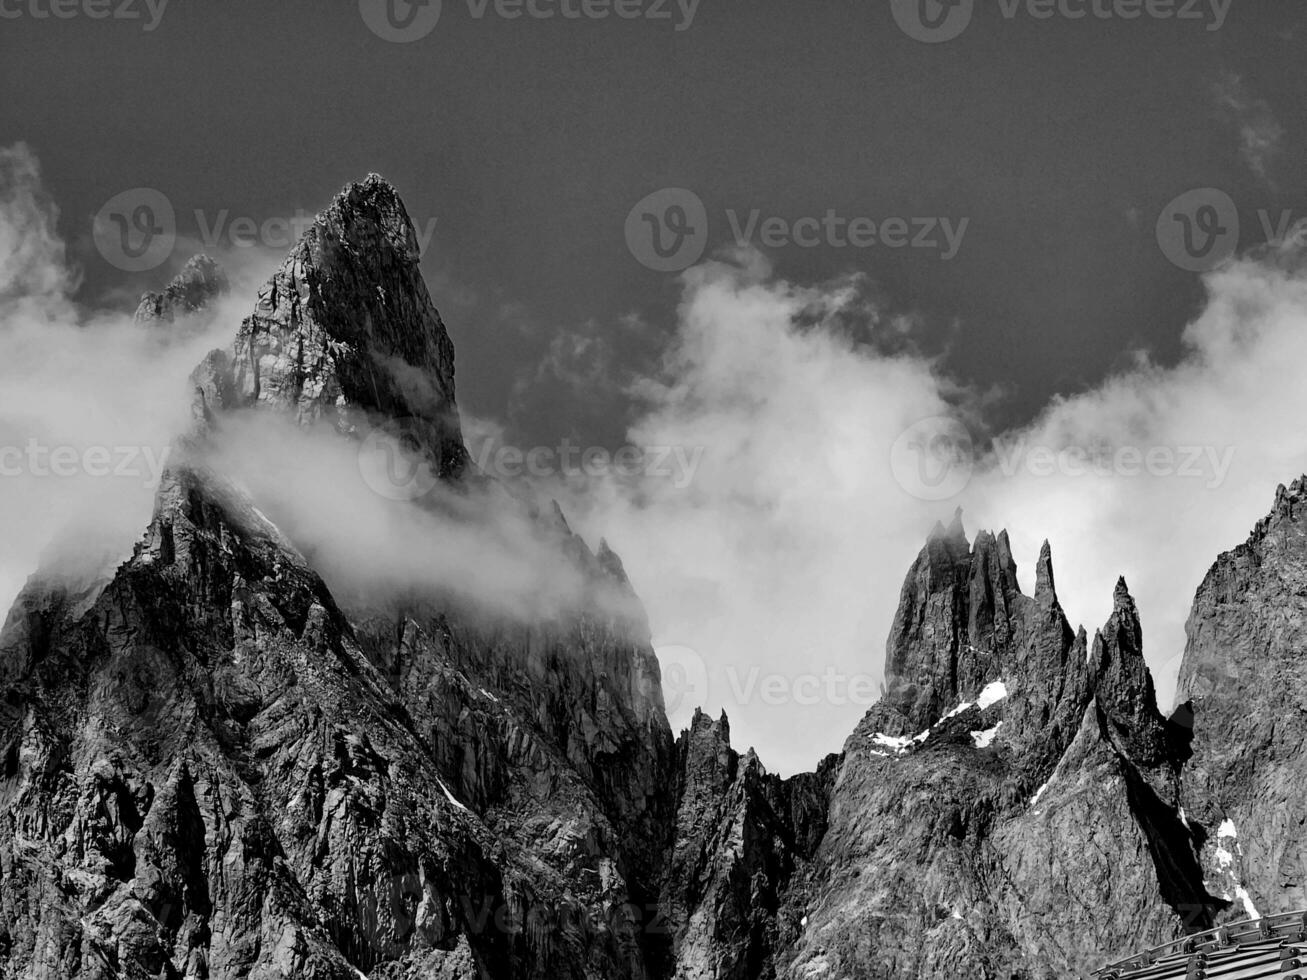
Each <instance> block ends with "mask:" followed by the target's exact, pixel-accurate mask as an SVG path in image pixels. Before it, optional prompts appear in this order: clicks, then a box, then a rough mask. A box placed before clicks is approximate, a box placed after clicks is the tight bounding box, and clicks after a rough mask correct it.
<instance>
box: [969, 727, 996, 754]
mask: <svg viewBox="0 0 1307 980" xmlns="http://www.w3.org/2000/svg"><path fill="white" fill-rule="evenodd" d="M1002 727H1003V723H1002V722H1001V721H1000V722H999V723H998V724H997V725H995V726H994V727H993V728H986V729H985V730H984V731H983V732H972V733H971V741H973V742H975V743H976V748H978V749H987V748H989V747H990V745H992V744H993V742H994V738H995V736H997V735H998V730H999V729H1000V728H1002Z"/></svg>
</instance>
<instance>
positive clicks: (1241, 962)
mask: <svg viewBox="0 0 1307 980" xmlns="http://www.w3.org/2000/svg"><path fill="white" fill-rule="evenodd" d="M1299 946H1301V947H1302V948H1301V949H1299V948H1298V947H1299ZM1094 976H1095V977H1098V978H1099V980H1169V978H1172V977H1177V978H1179V977H1189V978H1201V977H1209V976H1210V977H1213V978H1215V977H1220V978H1230V980H1235V978H1245V977H1247V978H1255V977H1283V978H1284V980H1289V978H1291V977H1301V978H1307V911H1305V912H1284V913H1281V914H1279V915H1268V916H1266V917H1264V918H1261V919H1247V920H1245V921H1243V922H1233V923H1230V924H1229V925H1224V926H1221V927H1219V928H1217V929H1211V930H1209V931H1207V932H1200V933H1196V934H1194V935H1192V936H1186V937H1184V938H1183V939H1177V940H1175V941H1174V942H1170V943H1165V944H1163V945H1161V946H1156V947H1154V948H1153V949H1149V950H1146V951H1144V952H1142V953H1140V954H1138V955H1136V956H1131V957H1128V958H1126V959H1123V960H1118V961H1117V962H1115V963H1112V964H1110V965H1109V966H1105V967H1103V968H1102V969H1101V970H1098V971H1097V972H1096V973H1095V974H1094Z"/></svg>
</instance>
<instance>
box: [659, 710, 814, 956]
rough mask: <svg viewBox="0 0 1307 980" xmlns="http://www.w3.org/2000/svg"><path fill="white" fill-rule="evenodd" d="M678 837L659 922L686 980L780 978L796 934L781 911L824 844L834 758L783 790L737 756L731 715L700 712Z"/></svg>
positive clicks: (686, 746)
mask: <svg viewBox="0 0 1307 980" xmlns="http://www.w3.org/2000/svg"><path fill="white" fill-rule="evenodd" d="M677 757H678V758H677V772H678V784H677V790H676V803H677V809H676V831H675V839H674V842H673V845H672V853H671V855H670V857H669V860H668V865H667V877H666V881H665V884H664V887H663V894H662V900H661V902H660V912H661V915H662V917H663V919H664V923H665V927H666V928H667V930H668V931H669V933H670V935H671V936H672V937H673V940H674V949H675V954H676V959H675V964H676V966H675V971H674V976H675V977H677V978H684V980H706V978H722V980H725V978H732V980H737V978H738V980H751V978H755V977H761V976H769V975H772V974H773V970H774V962H773V961H774V958H775V956H776V954H777V952H778V950H780V949H782V948H784V947H785V946H787V945H788V944H789V942H790V941H791V940H792V937H793V935H794V934H795V932H796V931H797V930H798V928H799V923H798V920H797V919H796V918H794V911H793V909H786V908H783V907H782V906H783V904H784V903H785V901H786V899H787V897H788V895H789V892H790V885H791V882H792V881H793V879H794V878H795V875H796V873H797V872H798V871H799V870H800V869H801V868H804V867H806V866H807V865H808V864H809V863H810V862H811V861H812V859H813V857H814V856H815V853H816V847H817V844H818V843H819V842H820V841H821V838H822V836H823V835H824V834H825V824H826V811H827V807H828V806H829V801H830V789H831V781H832V778H833V775H834V770H835V765H836V763H837V758H836V757H834V756H832V757H830V758H828V759H827V760H826V761H825V762H824V763H823V764H822V766H821V768H820V769H819V770H818V771H817V772H816V773H813V774H805V775H801V776H797V777H794V778H792V779H788V780H783V779H780V778H778V777H776V776H773V775H770V774H768V773H767V771H766V769H764V768H763V765H762V763H761V762H760V761H759V759H758V757H757V755H756V754H754V753H753V752H752V751H749V752H748V753H747V754H746V755H744V756H740V755H739V753H737V752H736V751H735V750H734V749H732V748H731V738H730V724H729V722H728V720H727V718H726V716H725V715H722V717H721V718H720V719H718V720H716V721H713V720H712V719H710V718H709V717H708V716H707V715H705V714H703V713H702V712H698V711H696V713H695V716H694V721H693V722H692V724H691V727H690V729H689V730H688V731H686V732H683V733H682V735H681V738H680V740H679V741H678V742H677Z"/></svg>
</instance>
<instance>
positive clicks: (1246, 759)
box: [1180, 478, 1307, 915]
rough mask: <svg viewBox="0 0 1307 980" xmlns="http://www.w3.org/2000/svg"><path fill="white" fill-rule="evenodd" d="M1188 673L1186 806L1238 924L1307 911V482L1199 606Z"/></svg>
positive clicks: (1204, 590) (1225, 568) (1218, 568)
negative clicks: (1240, 919)
mask: <svg viewBox="0 0 1307 980" xmlns="http://www.w3.org/2000/svg"><path fill="white" fill-rule="evenodd" d="M1187 633H1188V643H1187V645H1186V648H1185V656H1184V661H1183V665H1182V667H1181V670H1180V697H1181V698H1183V699H1186V701H1187V708H1188V709H1190V710H1191V712H1192V725H1193V746H1192V751H1193V758H1192V759H1191V760H1190V761H1189V763H1188V765H1187V766H1186V767H1185V781H1184V806H1185V812H1186V814H1187V816H1188V819H1189V821H1190V823H1192V824H1193V825H1194V826H1195V827H1196V828H1198V829H1199V830H1200V832H1201V835H1202V838H1203V841H1204V844H1203V849H1202V868H1203V874H1204V877H1205V878H1206V879H1207V880H1208V881H1209V883H1210V887H1211V888H1212V890H1213V892H1214V893H1216V894H1218V895H1220V896H1221V898H1222V899H1224V900H1225V901H1227V902H1229V903H1231V905H1232V907H1233V911H1234V912H1235V913H1238V914H1241V915H1243V914H1251V913H1253V912H1254V911H1260V912H1262V913H1264V914H1271V913H1274V912H1283V911H1289V910H1291V909H1300V908H1303V907H1305V906H1307V808H1305V807H1304V803H1303V801H1304V799H1307V753H1305V752H1304V748H1305V747H1307V728H1304V724H1303V721H1304V717H1305V716H1307V656H1305V655H1304V654H1305V652H1307V478H1304V479H1303V480H1299V481H1297V482H1296V483H1294V484H1293V485H1292V486H1290V487H1287V488H1286V487H1283V486H1282V487H1280V488H1279V490H1278V491H1277V493H1276V496H1275V505H1274V507H1273V509H1272V510H1271V513H1270V515H1269V516H1267V517H1266V518H1265V519H1264V520H1262V521H1261V522H1260V523H1259V524H1258V525H1257V527H1256V528H1255V529H1254V530H1253V532H1252V535H1251V536H1250V537H1249V538H1248V540H1247V542H1245V543H1244V544H1242V545H1240V546H1239V547H1238V548H1236V549H1234V550H1233V551H1231V552H1229V553H1228V554H1225V555H1222V556H1221V557H1220V558H1219V559H1218V560H1217V562H1216V564H1214V565H1213V566H1212V568H1211V570H1210V571H1209V572H1208V573H1207V577H1206V578H1205V579H1204V580H1203V584H1202V585H1201V586H1200V587H1199V589H1198V595H1197V597H1196V598H1195V600H1194V606H1193V612H1192V613H1191V614H1190V617H1189V622H1188V626H1187Z"/></svg>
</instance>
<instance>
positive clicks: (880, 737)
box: [871, 732, 913, 752]
mask: <svg viewBox="0 0 1307 980" xmlns="http://www.w3.org/2000/svg"><path fill="white" fill-rule="evenodd" d="M871 740H872V741H873V742H875V743H876V744H877V745H880V746H884V747H885V748H887V749H892V750H893V751H895V752H902V751H903V750H904V749H906V748H907V747H908V746H909V745H911V744H912V742H913V739H911V738H908V737H907V736H906V735H903V736H897V735H884V734H882V733H881V732H877V733H876V734H875V735H873V736H871Z"/></svg>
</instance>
